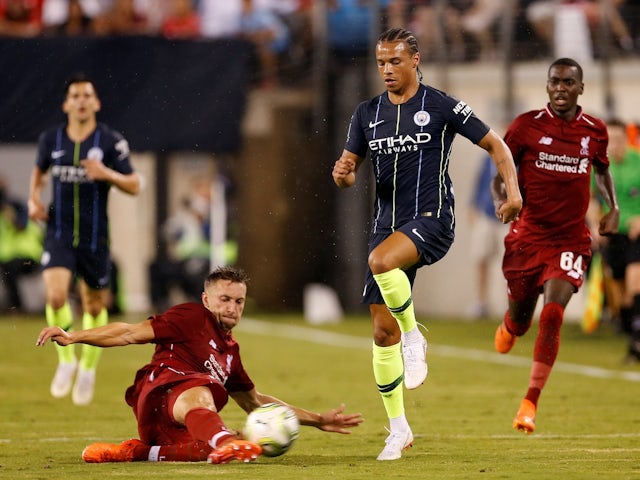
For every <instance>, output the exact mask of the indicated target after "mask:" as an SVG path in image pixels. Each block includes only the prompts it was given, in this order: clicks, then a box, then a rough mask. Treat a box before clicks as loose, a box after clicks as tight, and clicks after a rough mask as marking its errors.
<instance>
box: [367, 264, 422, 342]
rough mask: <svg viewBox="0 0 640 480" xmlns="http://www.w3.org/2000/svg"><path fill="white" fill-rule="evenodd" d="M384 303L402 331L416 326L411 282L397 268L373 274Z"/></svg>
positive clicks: (405, 331) (404, 331)
mask: <svg viewBox="0 0 640 480" xmlns="http://www.w3.org/2000/svg"><path fill="white" fill-rule="evenodd" d="M373 278H374V279H375V281H376V283H377V284H378V288H380V293H381V294H382V298H383V299H384V303H385V304H386V305H387V308H388V309H389V311H390V312H391V315H393V317H394V318H395V319H396V320H397V322H398V326H399V327H400V331H401V332H402V333H407V332H408V331H409V330H413V329H414V328H416V314H415V311H414V308H413V299H412V298H411V283H410V282H409V278H408V277H407V274H406V273H404V272H403V271H402V270H400V269H399V268H394V269H393V270H389V271H388V272H384V273H379V274H377V275H374V276H373Z"/></svg>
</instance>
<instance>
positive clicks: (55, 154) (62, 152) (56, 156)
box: [51, 150, 67, 160]
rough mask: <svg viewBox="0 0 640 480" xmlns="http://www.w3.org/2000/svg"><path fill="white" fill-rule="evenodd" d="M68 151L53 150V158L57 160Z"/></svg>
mask: <svg viewBox="0 0 640 480" xmlns="http://www.w3.org/2000/svg"><path fill="white" fill-rule="evenodd" d="M65 153H67V152H65V151H64V150H54V151H53V152H51V158H52V159H53V160H57V159H59V158H62V157H64V154H65Z"/></svg>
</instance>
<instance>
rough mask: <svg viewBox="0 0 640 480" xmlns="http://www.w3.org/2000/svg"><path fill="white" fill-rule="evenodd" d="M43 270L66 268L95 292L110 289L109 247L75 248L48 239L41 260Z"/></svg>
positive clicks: (66, 242)
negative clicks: (94, 248) (93, 248)
mask: <svg viewBox="0 0 640 480" xmlns="http://www.w3.org/2000/svg"><path fill="white" fill-rule="evenodd" d="M41 263H42V267H43V268H45V269H46V268H52V267H64V268H66V269H68V270H70V271H71V272H72V273H74V274H75V275H76V276H78V277H81V278H82V279H83V280H84V282H85V283H86V284H87V286H88V287H89V288H91V289H94V290H102V289H103V288H107V287H109V282H110V281H111V254H110V251H109V247H108V246H107V245H106V243H105V244H98V247H97V248H96V250H92V249H89V248H82V247H78V248H76V247H73V246H71V242H69V241H61V240H56V239H55V238H51V237H49V236H48V237H47V238H46V239H45V241H44V251H43V253H42V259H41Z"/></svg>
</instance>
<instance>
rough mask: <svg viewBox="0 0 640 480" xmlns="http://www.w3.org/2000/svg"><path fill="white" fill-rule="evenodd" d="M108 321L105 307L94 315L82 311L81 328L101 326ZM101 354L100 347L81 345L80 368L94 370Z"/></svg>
mask: <svg viewBox="0 0 640 480" xmlns="http://www.w3.org/2000/svg"><path fill="white" fill-rule="evenodd" d="M107 323H109V314H108V313H107V309H106V308H103V309H102V310H100V313H98V315H96V316H95V317H94V316H93V315H91V314H90V313H87V312H84V314H83V315H82V329H83V330H88V329H89V328H94V327H101V326H103V325H106V324H107ZM101 355H102V348H100V347H94V346H93V345H82V357H81V358H80V368H81V369H83V370H95V369H96V367H97V366H98V361H99V360H100V356H101Z"/></svg>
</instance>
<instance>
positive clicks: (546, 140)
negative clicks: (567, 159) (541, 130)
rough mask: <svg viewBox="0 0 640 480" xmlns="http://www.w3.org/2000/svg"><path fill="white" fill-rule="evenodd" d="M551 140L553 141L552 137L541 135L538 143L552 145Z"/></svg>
mask: <svg viewBox="0 0 640 480" xmlns="http://www.w3.org/2000/svg"><path fill="white" fill-rule="evenodd" d="M551 142H553V139H552V138H551V137H540V140H538V143H541V144H542V145H551Z"/></svg>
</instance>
